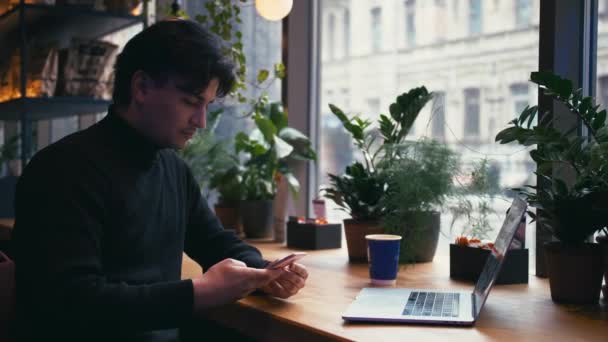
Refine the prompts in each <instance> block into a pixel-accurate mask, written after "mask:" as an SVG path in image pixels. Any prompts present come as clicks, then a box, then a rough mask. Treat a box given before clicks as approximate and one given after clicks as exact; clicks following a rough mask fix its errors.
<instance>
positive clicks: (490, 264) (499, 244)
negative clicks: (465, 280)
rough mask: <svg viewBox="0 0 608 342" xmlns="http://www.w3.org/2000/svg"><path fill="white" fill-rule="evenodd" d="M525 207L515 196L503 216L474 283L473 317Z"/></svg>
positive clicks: (479, 308)
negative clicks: (498, 230)
mask: <svg viewBox="0 0 608 342" xmlns="http://www.w3.org/2000/svg"><path fill="white" fill-rule="evenodd" d="M526 208H527V204H526V202H524V201H523V200H521V199H520V198H518V197H515V199H514V200H513V203H512V204H511V207H510V208H509V211H508V213H507V215H506V217H505V221H504V222H503V224H502V228H501V229H500V232H499V233H498V237H497V238H496V242H495V243H494V248H493V249H492V250H491V253H490V255H489V256H488V260H487V261H486V265H485V266H484V268H483V271H481V275H480V276H479V279H478V280H477V284H475V290H474V291H473V296H474V301H473V306H474V309H473V310H474V317H475V318H477V316H479V312H480V311H481V308H482V307H483V304H484V303H485V302H486V299H487V298H488V294H489V293H490V289H491V288H492V285H494V281H495V280H496V278H497V277H498V274H499V272H500V268H501V266H502V263H503V261H504V256H505V254H506V253H507V250H508V249H509V246H510V245H511V241H512V240H513V236H515V232H516V231H517V228H519V222H520V221H521V218H522V216H523V215H524V214H525V212H526Z"/></svg>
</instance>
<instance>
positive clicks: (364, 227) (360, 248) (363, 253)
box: [344, 219, 384, 262]
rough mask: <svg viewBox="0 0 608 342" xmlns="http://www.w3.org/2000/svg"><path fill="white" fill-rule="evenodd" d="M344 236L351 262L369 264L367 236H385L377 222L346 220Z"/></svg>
mask: <svg viewBox="0 0 608 342" xmlns="http://www.w3.org/2000/svg"><path fill="white" fill-rule="evenodd" d="M344 234H345V235H346V247H347V248H348V260H349V261H350V262H367V241H366V240H365V235H369V234H384V230H383V229H382V227H381V226H380V223H379V222H377V221H357V220H353V219H347V220H344Z"/></svg>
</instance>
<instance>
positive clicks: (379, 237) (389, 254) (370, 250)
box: [365, 234, 401, 286]
mask: <svg viewBox="0 0 608 342" xmlns="http://www.w3.org/2000/svg"><path fill="white" fill-rule="evenodd" d="M365 239H366V240H367V260H368V262H369V276H370V278H371V279H372V284H374V285H382V286H387V285H394V284H395V283H396V282H397V271H398V269H399V245H400V244H401V236H399V235H388V234H373V235H366V236H365Z"/></svg>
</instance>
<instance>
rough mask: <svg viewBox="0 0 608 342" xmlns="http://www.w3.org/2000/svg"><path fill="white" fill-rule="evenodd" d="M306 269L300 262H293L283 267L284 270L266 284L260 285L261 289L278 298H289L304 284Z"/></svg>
mask: <svg viewBox="0 0 608 342" xmlns="http://www.w3.org/2000/svg"><path fill="white" fill-rule="evenodd" d="M306 278H308V271H306V267H304V265H302V264H298V263H295V262H294V263H293V264H291V265H289V266H286V267H285V268H284V272H283V273H282V274H281V275H279V277H278V278H276V279H274V280H272V281H270V282H269V283H268V284H267V285H266V286H263V287H261V290H262V291H264V292H266V293H267V294H269V295H271V296H275V297H279V298H289V297H291V296H293V295H295V294H296V293H298V291H300V289H301V288H303V287H304V285H305V284H306Z"/></svg>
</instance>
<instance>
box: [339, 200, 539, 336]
mask: <svg viewBox="0 0 608 342" xmlns="http://www.w3.org/2000/svg"><path fill="white" fill-rule="evenodd" d="M526 208H527V204H526V202H524V201H523V200H521V199H520V198H518V197H516V198H515V199H514V200H513V203H512V204H511V207H510V209H509V211H508V212H507V215H506V217H505V220H504V222H503V224H502V228H501V229H500V232H499V233H498V237H497V238H496V242H495V243H494V248H493V249H492V250H491V253H490V255H489V256H488V259H487V261H486V264H485V266H484V268H483V271H482V272H481V274H480V276H479V279H478V280H477V283H476V284H475V289H474V290H473V293H471V292H469V291H454V290H441V289H406V288H364V289H362V290H361V292H359V294H358V295H357V298H356V299H355V300H354V301H353V303H352V304H351V305H350V307H349V308H348V309H347V310H346V312H344V314H343V315H342V319H344V320H346V321H367V322H403V323H419V324H443V325H473V324H474V323H475V321H476V320H477V318H478V317H479V313H480V312H481V308H482V307H483V305H484V303H485V301H486V299H487V298H488V294H489V293H490V289H491V288H492V285H494V282H495V281H496V278H497V277H498V274H499V272H500V268H501V267H502V264H503V262H504V257H505V255H506V253H507V250H508V249H509V246H510V245H511V241H512V240H513V237H514V236H515V232H516V231H517V229H518V227H519V223H520V221H521V219H522V217H523V215H524V214H525V212H526Z"/></svg>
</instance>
